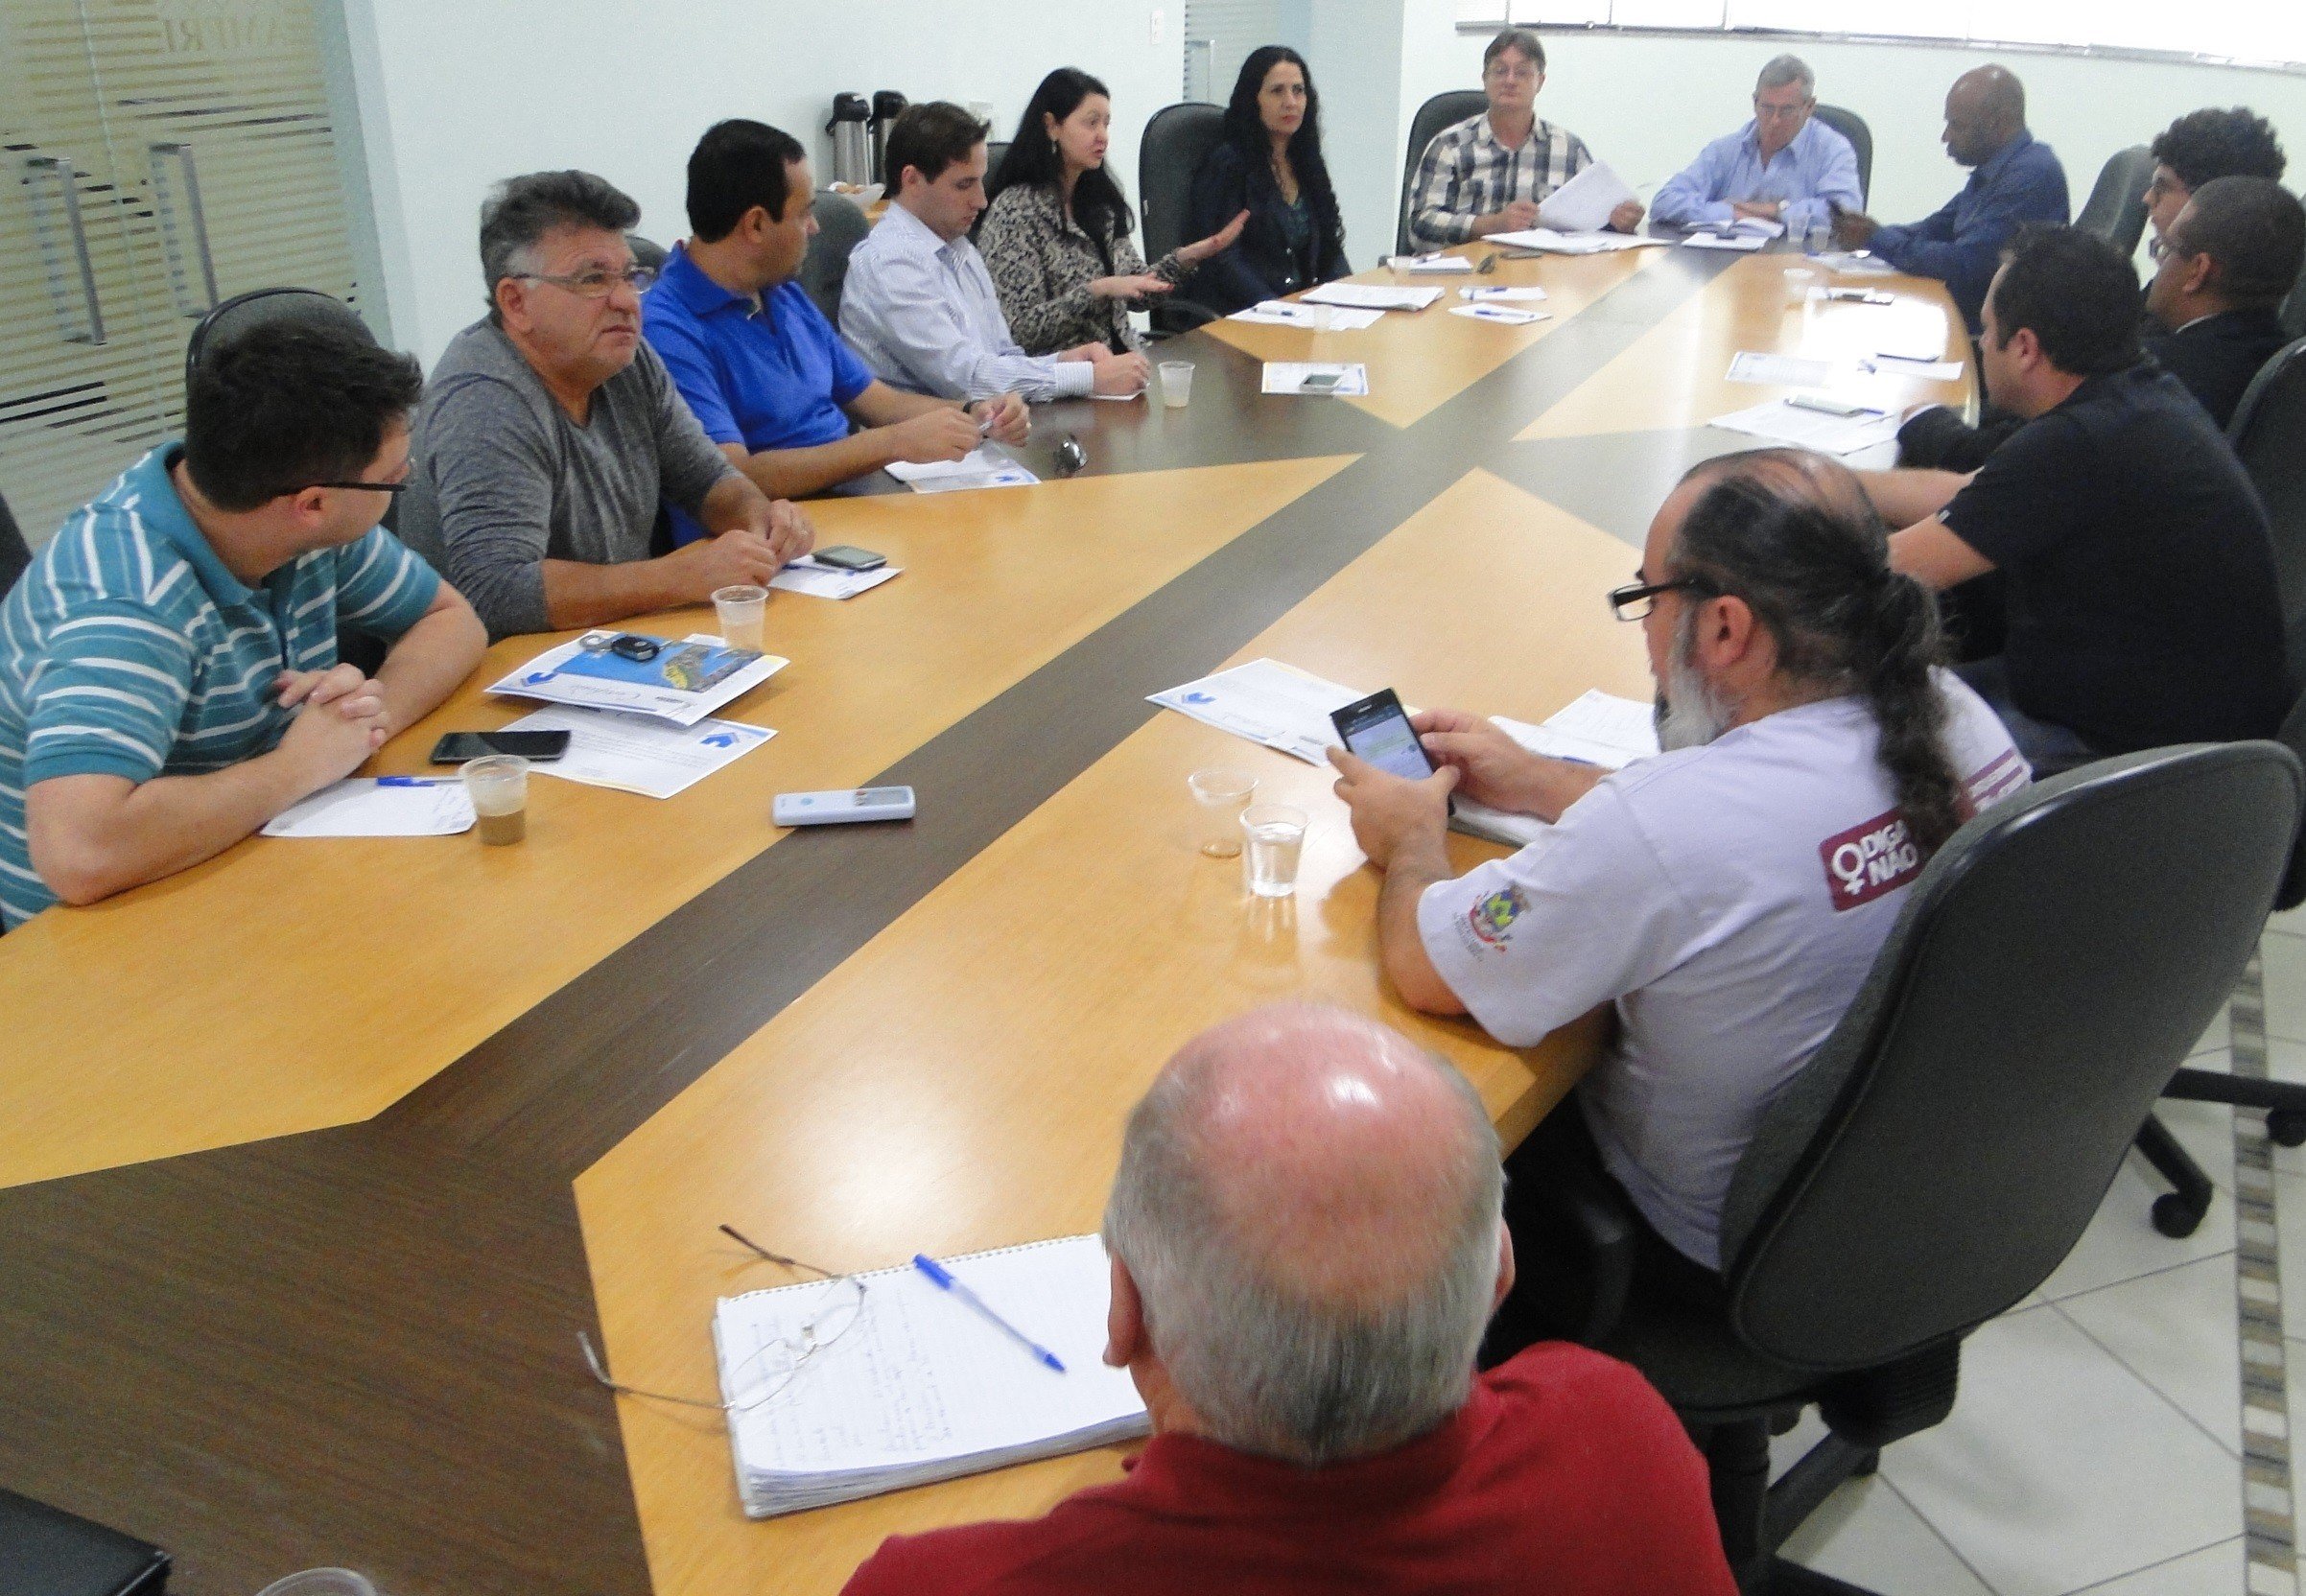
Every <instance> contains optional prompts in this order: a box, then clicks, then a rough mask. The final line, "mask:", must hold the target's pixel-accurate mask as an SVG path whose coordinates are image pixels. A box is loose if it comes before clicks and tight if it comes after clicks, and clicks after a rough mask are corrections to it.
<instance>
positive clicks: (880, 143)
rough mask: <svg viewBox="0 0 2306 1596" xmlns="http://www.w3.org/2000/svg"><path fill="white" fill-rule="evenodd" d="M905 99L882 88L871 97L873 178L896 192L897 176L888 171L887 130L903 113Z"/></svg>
mask: <svg viewBox="0 0 2306 1596" xmlns="http://www.w3.org/2000/svg"><path fill="white" fill-rule="evenodd" d="M905 107H906V98H905V96H904V95H902V94H899V93H898V92H897V91H896V90H895V89H893V88H884V89H882V91H881V92H880V93H878V94H876V95H874V96H873V177H872V180H873V181H874V182H877V183H886V184H888V185H889V192H890V193H892V194H894V193H895V192H896V190H897V175H896V174H895V173H894V172H891V171H890V170H889V129H890V128H891V127H893V126H895V124H896V121H897V118H898V117H899V116H900V115H902V114H903V113H904V110H905Z"/></svg>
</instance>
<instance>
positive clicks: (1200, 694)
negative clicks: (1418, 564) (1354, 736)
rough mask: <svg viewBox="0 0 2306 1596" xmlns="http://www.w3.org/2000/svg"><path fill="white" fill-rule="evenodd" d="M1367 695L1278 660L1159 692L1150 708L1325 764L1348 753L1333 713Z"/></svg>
mask: <svg viewBox="0 0 2306 1596" xmlns="http://www.w3.org/2000/svg"><path fill="white" fill-rule="evenodd" d="M1366 696H1367V694H1366V693H1363V692H1357V691H1356V690H1354V689H1353V688H1350V687H1339V686H1338V685H1337V684H1336V683H1335V682H1327V681H1323V680H1322V679H1321V678H1320V677H1319V676H1310V675H1307V674H1306V672H1305V671H1303V670H1299V669H1294V668H1292V667H1290V666H1286V665H1282V664H1280V663H1278V662H1277V661H1274V660H1251V661H1250V662H1249V663H1248V664H1247V665H1236V666H1235V667H1234V668H1233V669H1231V670H1220V671H1218V672H1217V673H1216V674H1215V675H1214V676H1204V677H1202V678H1201V679H1200V680H1199V681H1197V682H1188V683H1186V684H1185V685H1184V686H1183V687H1173V688H1171V689H1169V690H1168V692H1156V693H1154V694H1152V695H1151V698H1150V702H1152V703H1156V704H1160V705H1162V706H1163V707H1164V708H1166V709H1172V710H1175V711H1177V712H1178V713H1179V714H1181V715H1189V716H1192V717H1193V718H1194V719H1195V720H1198V721H1200V722H1202V723H1203V724H1204V725H1209V726H1214V727H1216V728H1217V729H1218V730H1219V731H1221V732H1231V733H1233V734H1234V736H1235V737H1245V738H1247V739H1249V740H1250V741H1252V742H1261V743H1263V744H1264V745H1265V746H1266V747H1268V748H1275V749H1279V750H1280V751H1281V752H1282V753H1284V754H1289V755H1292V756H1294V757H1295V758H1298V759H1301V760H1304V761H1305V762H1306V763H1307V764H1321V763H1325V762H1326V761H1327V760H1328V758H1329V754H1328V750H1329V749H1331V748H1339V747H1343V746H1344V744H1343V743H1341V742H1339V741H1338V739H1337V729H1336V727H1334V726H1333V725H1331V724H1330V723H1329V712H1330V711H1331V710H1341V709H1343V708H1345V706H1346V705H1348V704H1351V703H1353V702H1354V701H1355V700H1356V699H1359V698H1363V697H1366Z"/></svg>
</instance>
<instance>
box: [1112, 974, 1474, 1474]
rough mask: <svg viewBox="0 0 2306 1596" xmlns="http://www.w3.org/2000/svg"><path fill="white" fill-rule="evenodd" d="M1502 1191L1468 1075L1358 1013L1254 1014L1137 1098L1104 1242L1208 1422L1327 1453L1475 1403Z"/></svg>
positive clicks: (1242, 1441) (1381, 1442) (1177, 1380)
mask: <svg viewBox="0 0 2306 1596" xmlns="http://www.w3.org/2000/svg"><path fill="white" fill-rule="evenodd" d="M1502 1192H1503V1176H1502V1173H1501V1172H1500V1170H1499V1167H1498V1162H1497V1138H1496V1136H1495V1134H1494V1131H1493V1130H1492V1129H1491V1127H1490V1123H1489V1117H1488V1115H1487V1114H1486V1113H1485V1112H1484V1111H1483V1109H1482V1106H1481V1101H1480V1098H1479V1097H1478V1096H1477V1095H1476V1094H1475V1093H1474V1091H1473V1090H1472V1088H1471V1086H1470V1085H1469V1084H1468V1083H1467V1082H1466V1080H1465V1078H1464V1077H1463V1076H1462V1075H1460V1074H1458V1073H1457V1071H1455V1070H1454V1069H1451V1068H1449V1067H1448V1066H1447V1065H1446V1064H1443V1063H1442V1062H1441V1061H1439V1060H1438V1059H1435V1058H1434V1057H1432V1056H1431V1055H1430V1054H1428V1053H1426V1052H1424V1051H1423V1050H1422V1049H1420V1048H1418V1047H1417V1046H1415V1045H1413V1044H1411V1043H1410V1042H1409V1041H1408V1040H1407V1039H1406V1038H1404V1037H1402V1036H1401V1035H1400V1033H1398V1032H1396V1031H1394V1030H1391V1029H1389V1028H1388V1027H1386V1026H1384V1025H1380V1024H1378V1023H1377V1022H1375V1021H1369V1020H1364V1019H1361V1018H1359V1017H1357V1016H1354V1015H1349V1014H1346V1013H1343V1012H1341V1011H1338V1010H1334V1009H1325V1008H1316V1007H1309V1006H1286V1007H1277V1008H1268V1009H1259V1010H1258V1011H1256V1012H1254V1013H1251V1014H1248V1015H1244V1016H1242V1017H1241V1018H1239V1019H1237V1020H1234V1021H1228V1022H1227V1023H1225V1024H1222V1025H1219V1026H1217V1027H1216V1028H1215V1029H1213V1030H1211V1031H1208V1032H1206V1033H1204V1034H1203V1035H1201V1036H1199V1037H1197V1038H1195V1039H1194V1040H1193V1041H1192V1042H1191V1043H1189V1044H1187V1045H1186V1047H1185V1048H1184V1049H1183V1050H1182V1051H1180V1052H1179V1053H1178V1054H1177V1056H1176V1057H1175V1058H1173V1059H1171V1060H1170V1061H1169V1063H1168V1065H1167V1067H1166V1068H1164V1069H1163V1071H1162V1073H1161V1076H1160V1078H1159V1079H1158V1080H1156V1081H1155V1082H1154V1084H1153V1087H1152V1090H1151V1091H1148V1092H1147V1093H1146V1094H1145V1097H1144V1100H1143V1101H1142V1102H1141V1103H1140V1104H1139V1105H1138V1107H1137V1110H1136V1112H1135V1113H1134V1114H1133V1115H1131V1116H1130V1121H1129V1128H1128V1132H1127V1135H1126V1137H1125V1138H1124V1141H1123V1145H1122V1151H1121V1167H1120V1171H1119V1173H1118V1175H1117V1176H1116V1178H1115V1182H1114V1190H1113V1197H1112V1202H1111V1204H1110V1205H1109V1207H1108V1208H1107V1210H1106V1239H1107V1242H1108V1244H1109V1245H1110V1246H1111V1247H1112V1248H1113V1250H1114V1252H1115V1254H1116V1256H1118V1257H1119V1259H1120V1260H1121V1262H1122V1263H1123V1264H1124V1265H1125V1266H1126V1267H1127V1269H1128V1270H1129V1272H1130V1274H1131V1276H1132V1277H1133V1279H1135V1282H1136V1286H1137V1290H1138V1292H1139V1294H1140V1296H1141V1299H1142V1303H1143V1310H1144V1317H1145V1320H1146V1323H1147V1326H1148V1328H1149V1331H1150V1335H1151V1340H1152V1345H1153V1349H1154V1350H1155V1351H1156V1352H1157V1353H1158V1355H1159V1356H1160V1358H1161V1359H1162V1360H1163V1362H1164V1364H1165V1366H1166V1371H1167V1373H1168V1376H1169V1378H1170V1379H1171V1380H1172V1381H1173V1382H1174V1384H1175V1386H1176V1389H1177V1390H1178V1392H1179V1393H1180V1394H1181V1395H1182V1396H1184V1397H1185V1399H1186V1400H1187V1401H1188V1402H1189V1403H1190V1404H1191V1407H1192V1409H1193V1411H1194V1412H1195V1413H1197V1414H1198V1415H1199V1416H1200V1417H1201V1419H1202V1420H1203V1421H1204V1422H1205V1423H1206V1424H1207V1426H1208V1428H1209V1430H1210V1432H1211V1433H1212V1436H1214V1438H1215V1439H1217V1440H1219V1441H1222V1442H1224V1443H1227V1444H1230V1445H1234V1446H1236V1447H1239V1448H1241V1449H1244V1450H1250V1451H1258V1452H1263V1453H1267V1454H1270V1455H1274V1456H1281V1457H1288V1458H1292V1459H1295V1460H1297V1461H1300V1462H1306V1463H1321V1462H1326V1461H1329V1460H1330V1459H1332V1458H1337V1457H1346V1456H1357V1455H1361V1454H1363V1453H1366V1452H1370V1451H1376V1450H1380V1449H1382V1448H1383V1447H1385V1446H1389V1445H1393V1444H1397V1443H1399V1442H1400V1441H1402V1440H1405V1439H1407V1438H1408V1437H1410V1436H1413V1435H1416V1434H1419V1433H1421V1432H1423V1431H1424V1430H1425V1429H1428V1428H1430V1427H1432V1425H1434V1424H1435V1423H1438V1422H1440V1421H1441V1420H1443V1419H1445V1418H1447V1415H1448V1414H1449V1413H1451V1412H1453V1411H1455V1409H1456V1407H1457V1406H1458V1404H1459V1403H1461V1402H1462V1401H1463V1400H1464V1397H1465V1392H1466V1387H1467V1382H1468V1381H1469V1379H1470V1377H1471V1372H1472V1360H1473V1353H1474V1350H1475V1348H1476V1347H1477V1346H1478V1345H1479V1342H1480V1339H1481V1333H1482V1330H1483V1328H1484V1327H1485V1326H1486V1325H1487V1323H1488V1319H1489V1314H1490V1310H1491V1308H1492V1307H1493V1306H1494V1298H1495V1293H1496V1288H1497V1283H1498V1278H1499V1251H1498V1249H1499V1242H1498V1224H1499V1221H1498V1214H1499V1209H1500V1205H1501V1201H1502Z"/></svg>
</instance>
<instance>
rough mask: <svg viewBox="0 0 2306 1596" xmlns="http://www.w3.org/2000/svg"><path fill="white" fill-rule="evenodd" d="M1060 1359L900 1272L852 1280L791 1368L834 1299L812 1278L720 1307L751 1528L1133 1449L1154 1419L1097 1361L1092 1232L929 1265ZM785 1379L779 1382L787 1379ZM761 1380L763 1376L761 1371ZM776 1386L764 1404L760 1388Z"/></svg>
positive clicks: (717, 1324)
mask: <svg viewBox="0 0 2306 1596" xmlns="http://www.w3.org/2000/svg"><path fill="white" fill-rule="evenodd" d="M941 1261H942V1262H943V1263H944V1265H945V1267H946V1268H948V1269H949V1270H951V1271H952V1272H953V1276H954V1277H955V1278H956V1279H959V1280H960V1281H961V1282H962V1283H963V1284H965V1285H967V1286H968V1287H969V1288H970V1289H971V1290H973V1291H975V1292H976V1293H977V1296H978V1297H980V1298H982V1299H983V1300H984V1301H985V1303H988V1304H989V1305H990V1306H991V1307H992V1308H993V1309H994V1311H995V1312H997V1313H999V1314H1000V1316H1001V1317H1002V1318H1003V1319H1005V1320H1007V1321H1008V1322H1009V1323H1010V1324H1012V1325H1014V1326H1017V1328H1018V1329H1019V1330H1020V1331H1022V1332H1023V1333H1024V1335H1026V1336H1028V1337H1030V1338H1031V1339H1032V1340H1034V1341H1036V1342H1039V1343H1040V1344H1041V1345H1042V1346H1044V1347H1047V1349H1049V1350H1051V1351H1052V1352H1054V1353H1056V1354H1057V1357H1058V1359H1059V1360H1060V1361H1061V1362H1063V1363H1064V1365H1065V1371H1064V1373H1058V1372H1057V1371H1055V1370H1053V1369H1049V1368H1047V1367H1046V1366H1045V1365H1043V1364H1042V1363H1040V1362H1039V1361H1037V1360H1036V1359H1035V1358H1034V1357H1033V1356H1032V1354H1031V1353H1029V1352H1027V1351H1026V1350H1024V1348H1022V1347H1020V1346H1019V1345H1018V1344H1017V1343H1016V1342H1014V1341H1012V1340H1010V1339H1009V1338H1008V1337H1007V1336H1005V1335H1003V1334H1002V1333H1001V1332H1000V1330H998V1329H996V1328H995V1327H994V1326H991V1325H989V1324H987V1323H986V1322H985V1321H984V1320H983V1319H981V1318H979V1317H978V1316H977V1314H976V1313H975V1312H973V1311H972V1310H971V1309H970V1308H969V1306H968V1305H967V1304H966V1303H963V1302H961V1301H960V1300H959V1299H957V1298H955V1297H953V1295H951V1294H950V1293H948V1292H945V1291H942V1290H940V1289H939V1288H938V1287H937V1286H935V1285H933V1284H932V1283H930V1281H929V1278H928V1277H927V1276H925V1275H923V1274H922V1273H921V1272H920V1271H918V1270H916V1269H914V1268H912V1267H910V1266H909V1265H908V1266H904V1267H900V1268H896V1269H882V1270H877V1271H875V1272H874V1273H872V1274H869V1275H861V1276H859V1277H857V1278H858V1279H860V1280H862V1281H863V1283H864V1298H863V1305H862V1306H861V1307H860V1308H859V1310H858V1314H857V1317H856V1319H855V1321H854V1322H853V1323H851V1324H850V1325H849V1326H848V1327H847V1328H846V1329H844V1330H843V1331H842V1332H841V1333H840V1334H839V1335H838V1336H837V1337H836V1338H835V1339H834V1340H832V1341H831V1342H830V1343H829V1344H827V1345H825V1346H824V1347H822V1348H821V1349H820V1350H817V1351H815V1352H813V1353H812V1354H811V1355H810V1356H808V1357H807V1358H805V1359H802V1360H800V1361H799V1362H797V1363H793V1362H791V1361H790V1359H791V1353H790V1351H789V1349H791V1348H793V1347H796V1346H801V1345H805V1344H806V1342H805V1337H806V1335H807V1332H808V1327H809V1326H812V1323H814V1322H816V1321H818V1320H819V1319H820V1317H821V1316H822V1315H823V1314H824V1312H825V1310H826V1308H827V1306H828V1305H829V1304H830V1303H831V1302H832V1301H833V1300H834V1296H835V1294H836V1293H841V1292H846V1291H849V1290H851V1289H853V1288H851V1287H849V1286H847V1285H845V1284H841V1283H837V1282H835V1283H831V1284H828V1283H827V1282H823V1281H817V1282H812V1283H811V1284H807V1285H795V1286H785V1287H782V1288H780V1289H778V1290H774V1291H755V1292H750V1293H747V1294H746V1295H745V1296H742V1297H731V1298H724V1299H722V1300H721V1302H720V1303H719V1304H718V1308H717V1309H716V1310H715V1313H714V1315H713V1343H714V1347H715V1349H716V1350H717V1352H718V1358H719V1364H720V1389H721V1394H722V1396H724V1397H725V1398H726V1399H727V1400H728V1401H730V1402H732V1403H737V1404H740V1405H739V1406H737V1407H732V1408H731V1409H730V1411H729V1443H730V1447H731V1450H732V1451H733V1452H734V1453H735V1455H736V1462H737V1490H738V1494H739V1495H740V1496H741V1497H742V1499H743V1502H744V1511H745V1513H746V1514H749V1515H750V1516H752V1517H755V1518H766V1517H770V1516H772V1515H774V1514H782V1513H797V1512H799V1511H800V1510H802V1509H804V1508H813V1507H822V1506H824V1505H826V1504H828V1503H832V1502H846V1501H853V1500H855V1499H856V1498H858V1497H859V1496H871V1495H875V1494H877V1493H879V1492H881V1491H883V1490H904V1489H906V1487H908V1486H916V1485H926V1484H928V1483H929V1482H930V1481H932V1480H949V1479H953V1478H954V1477H955V1476H958V1475H962V1474H974V1473H978V1472H981V1471H982V1470H985V1469H988V1468H1002V1467H1007V1466H1008V1465H1010V1464H1014V1463H1025V1462H1030V1461H1031V1460H1033V1459H1036V1458H1047V1457H1056V1456H1058V1455H1060V1454H1062V1453H1066V1452H1077V1451H1082V1450H1084V1449H1086V1448H1088V1447H1091V1446H1105V1445H1110V1444H1113V1443H1116V1442H1121V1441H1129V1440H1133V1439H1135V1438H1136V1437H1138V1436H1141V1435H1143V1434H1145V1433H1146V1431H1147V1430H1148V1429H1149V1428H1150V1424H1149V1422H1148V1420H1146V1417H1145V1409H1144V1404H1143V1403H1142V1402H1141V1400H1140V1399H1139V1398H1138V1395H1137V1388H1136V1386H1135V1385H1134V1384H1132V1383H1131V1381H1130V1378H1129V1373H1128V1371H1126V1370H1122V1369H1109V1368H1107V1367H1106V1366H1105V1363H1104V1360H1103V1356H1102V1354H1103V1351H1104V1347H1105V1309H1106V1303H1107V1299H1108V1297H1109V1295H1110V1289H1109V1276H1108V1273H1107V1265H1106V1261H1105V1249H1104V1247H1103V1246H1102V1245H1101V1244H1100V1243H1099V1242H1098V1240H1097V1238H1096V1237H1095V1236H1094V1235H1080V1236H1069V1237H1067V1238H1065V1239H1063V1240H1059V1241H1042V1242H1035V1243H1033V1244H1031V1245H1029V1246H1024V1247H1008V1248H1003V1249H1001V1250H1000V1251H999V1252H992V1253H978V1254H976V1255H973V1256H969V1257H961V1258H946V1259H943V1260H941ZM788 1369H789V1370H790V1375H791V1377H790V1378H789V1379H785V1378H784V1372H785V1371H786V1370H788ZM765 1371H767V1372H773V1373H766V1374H765V1373H764V1372H765ZM765 1380H768V1381H771V1382H778V1381H781V1382H782V1383H781V1384H779V1385H778V1387H777V1389H776V1390H775V1392H774V1394H773V1395H770V1396H766V1398H765V1400H761V1401H759V1402H757V1403H755V1404H754V1405H751V1406H744V1405H742V1404H745V1403H747V1402H751V1401H752V1399H753V1398H754V1397H755V1396H760V1395H761V1393H762V1391H763V1387H764V1382H765Z"/></svg>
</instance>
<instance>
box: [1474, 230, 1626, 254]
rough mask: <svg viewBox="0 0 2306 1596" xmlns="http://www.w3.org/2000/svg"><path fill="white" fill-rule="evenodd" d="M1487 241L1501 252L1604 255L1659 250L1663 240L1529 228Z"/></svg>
mask: <svg viewBox="0 0 2306 1596" xmlns="http://www.w3.org/2000/svg"><path fill="white" fill-rule="evenodd" d="M1490 242H1491V243H1492V244H1494V245H1496V246H1498V247H1499V248H1501V249H1535V250H1537V251H1538V252H1539V253H1540V254H1544V255H1606V254H1609V253H1611V252H1612V250H1617V249H1662V248H1664V247H1665V246H1666V242H1667V241H1666V240H1664V239H1661V238H1635V236H1634V235H1633V234H1632V233H1565V232H1557V231H1555V230H1554V229H1553V228H1551V227H1532V228H1529V229H1528V230H1527V231H1525V232H1518V233H1492V234H1491V235H1490Z"/></svg>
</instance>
